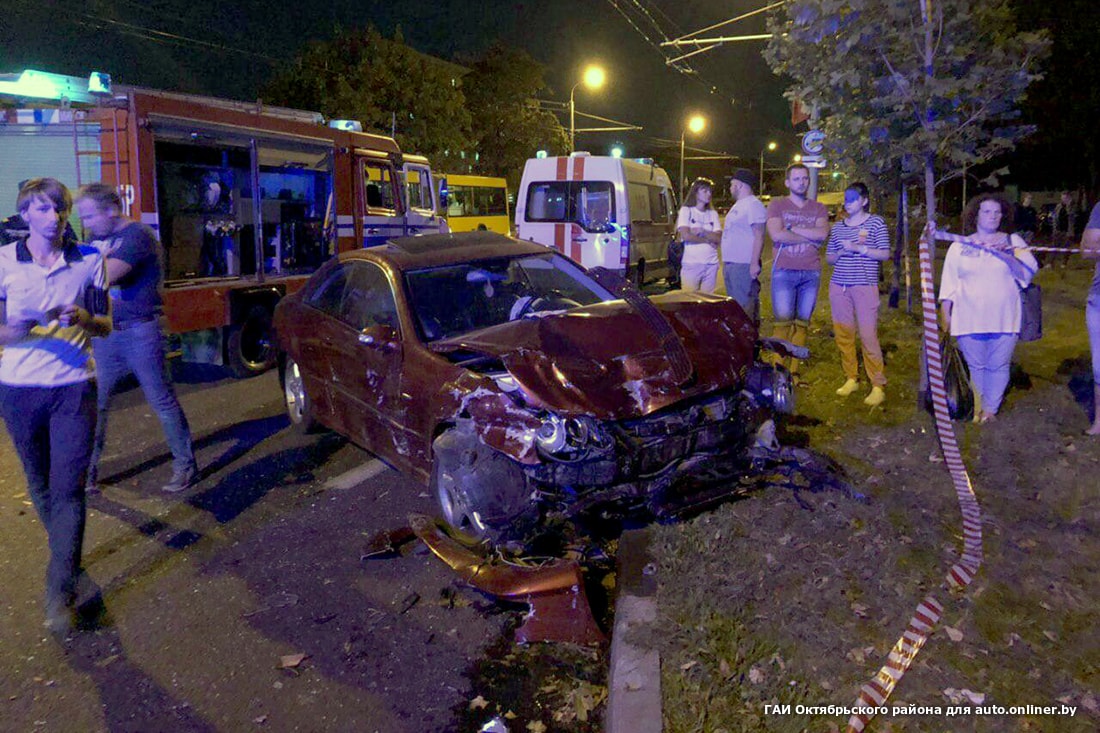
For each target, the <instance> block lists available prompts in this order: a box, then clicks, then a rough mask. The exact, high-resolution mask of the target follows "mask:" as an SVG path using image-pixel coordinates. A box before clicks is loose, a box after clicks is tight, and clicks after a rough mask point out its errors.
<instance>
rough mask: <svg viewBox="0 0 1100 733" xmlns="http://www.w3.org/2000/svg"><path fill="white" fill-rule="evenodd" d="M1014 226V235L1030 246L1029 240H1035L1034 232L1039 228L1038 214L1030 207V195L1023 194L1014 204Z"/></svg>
mask: <svg viewBox="0 0 1100 733" xmlns="http://www.w3.org/2000/svg"><path fill="white" fill-rule="evenodd" d="M1012 219H1013V221H1014V222H1015V224H1016V233H1017V234H1019V235H1020V237H1021V238H1022V239H1023V240H1024V241H1025V242H1027V243H1028V244H1031V240H1033V239H1034V238H1035V231H1036V229H1037V228H1038V226H1039V214H1038V212H1036V211H1035V207H1034V206H1032V205H1031V194H1030V193H1025V194H1024V195H1023V198H1021V199H1020V201H1019V203H1017V204H1016V212H1015V214H1014V215H1013V217H1012Z"/></svg>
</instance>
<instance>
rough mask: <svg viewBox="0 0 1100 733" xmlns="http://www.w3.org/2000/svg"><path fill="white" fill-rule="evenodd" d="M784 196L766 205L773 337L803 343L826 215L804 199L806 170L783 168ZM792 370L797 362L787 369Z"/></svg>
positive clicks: (807, 186)
mask: <svg viewBox="0 0 1100 733" xmlns="http://www.w3.org/2000/svg"><path fill="white" fill-rule="evenodd" d="M785 182H786V184H787V190H788V191H789V192H790V194H789V195H788V196H785V197H784V198H781V199H775V200H773V201H772V202H771V204H770V205H769V206H768V222H767V227H768V236H770V237H771V239H772V246H773V248H774V250H775V261H774V264H773V267H772V313H773V314H774V316H775V332H774V334H773V335H774V336H775V337H776V338H781V339H786V340H788V341H790V342H791V343H793V344H795V345H797V346H805V345H806V336H807V333H808V331H809V328H810V317H811V316H813V312H814V306H815V305H816V304H817V291H818V289H819V287H820V285H821V245H822V244H823V243H824V242H825V240H826V239H827V238H828V236H829V212H828V211H827V210H826V209H825V207H824V206H822V205H821V204H819V203H818V202H817V201H813V200H811V199H809V198H808V197H807V195H806V194H807V193H808V192H809V190H810V170H809V168H807V167H806V166H804V165H802V164H801V163H796V164H794V165H791V166H788V167H787V176H786V179H785ZM787 366H788V367H789V369H790V371H791V374H795V373H796V372H797V371H798V359H795V358H793V357H792V358H791V360H790V363H789V364H788V365H787Z"/></svg>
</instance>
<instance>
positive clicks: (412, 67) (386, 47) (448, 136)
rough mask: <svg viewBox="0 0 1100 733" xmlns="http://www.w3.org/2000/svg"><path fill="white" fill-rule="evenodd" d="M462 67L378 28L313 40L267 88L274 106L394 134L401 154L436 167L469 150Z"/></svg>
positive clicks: (468, 126) (385, 133) (343, 32)
mask: <svg viewBox="0 0 1100 733" xmlns="http://www.w3.org/2000/svg"><path fill="white" fill-rule="evenodd" d="M463 71H464V70H463V69H462V68H461V67H459V66H457V65H454V64H448V63H446V62H444V61H441V60H439V59H435V58H432V57H430V56H426V55H424V54H421V53H419V52H417V51H415V50H413V49H412V48H410V47H409V46H407V45H405V43H404V39H403V38H402V36H401V32H400V30H398V31H397V33H396V34H395V37H394V38H393V40H389V39H386V38H384V37H383V36H382V35H381V34H380V33H379V32H378V31H377V30H376V29H374V28H368V29H367V30H365V31H341V32H339V33H337V35H336V37H335V38H333V39H332V40H329V41H314V42H311V43H310V44H309V45H308V46H307V47H306V48H305V50H304V51H303V52H302V53H301V54H299V55H298V56H297V57H296V58H295V59H294V60H293V61H292V62H291V63H290V64H289V65H288V66H287V67H285V68H284V69H282V70H281V71H279V72H278V73H277V74H276V75H275V77H274V78H273V79H272V80H271V82H270V83H269V84H268V85H267V86H266V87H265V89H264V98H265V99H266V100H268V101H270V102H272V103H275V104H281V105H287V106H290V107H299V108H302V109H310V110H316V111H318V112H321V113H322V114H323V115H325V116H326V117H329V118H345V119H355V120H359V121H360V122H362V123H363V129H364V130H368V131H371V132H377V133H381V134H384V135H389V134H391V131H392V133H393V135H394V137H395V138H396V139H397V141H398V143H399V144H400V145H401V148H402V149H403V150H408V151H410V152H417V153H422V154H424V155H427V156H429V157H430V158H431V159H432V160H433V162H435V163H436V165H437V167H439V166H440V165H446V163H447V162H449V161H448V157H449V156H455V157H456V158H457V154H458V152H459V151H462V150H467V149H470V148H471V138H470V113H469V112H468V111H467V108H466V100H465V98H464V97H463V94H462V91H461V89H460V85H459V83H458V79H459V78H460V77H461V74H462V73H463Z"/></svg>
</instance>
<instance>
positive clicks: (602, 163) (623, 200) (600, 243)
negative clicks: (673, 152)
mask: <svg viewBox="0 0 1100 733" xmlns="http://www.w3.org/2000/svg"><path fill="white" fill-rule="evenodd" d="M675 233H676V208H675V203H674V201H673V198H672V183H671V181H670V180H669V177H668V174H667V173H665V171H664V170H663V169H662V168H660V167H658V166H656V165H654V163H653V161H650V160H629V159H624V158H612V157H608V156H602V155H590V154H588V153H583V152H576V153H573V154H572V155H570V156H569V157H556V158H534V159H531V160H528V161H527V165H526V166H524V169H523V179H522V181H521V182H520V186H519V191H518V192H517V194H516V237H517V238H519V239H526V240H529V241H531V242H537V243H538V244H544V245H546V246H547V247H553V248H554V249H556V250H557V251H559V252H561V253H562V254H564V255H566V256H567V257H570V258H571V259H573V260H575V261H577V262H579V263H580V264H582V265H584V266H585V267H606V268H608V269H610V270H617V271H619V272H620V273H621V274H623V275H624V276H626V277H628V278H630V279H631V280H633V281H634V282H635V283H638V284H641V283H643V282H644V281H645V280H646V279H647V278H648V279H652V278H654V277H660V276H663V275H665V274H667V264H668V243H669V241H671V239H672V238H673V236H674V235H675Z"/></svg>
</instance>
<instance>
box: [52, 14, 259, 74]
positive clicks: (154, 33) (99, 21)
mask: <svg viewBox="0 0 1100 733" xmlns="http://www.w3.org/2000/svg"><path fill="white" fill-rule="evenodd" d="M62 17H63V18H64V19H66V20H69V21H71V22H72V23H75V24H76V25H79V26H82V27H85V28H94V29H97V30H110V31H114V32H115V33H119V34H121V35H126V36H132V37H135V38H140V39H142V40H146V41H153V42H154V43H163V44H166V45H172V46H198V47H200V48H205V49H208V50H213V51H221V52H224V53H235V54H240V55H243V56H251V57H252V58H256V59H260V60H262V61H266V62H268V63H270V64H272V65H276V64H279V63H280V60H279V59H277V58H275V57H274V56H268V55H267V54H262V53H258V52H256V51H246V50H245V49H243V48H234V47H233V46H226V45H225V44H220V43H211V42H210V41H204V40H202V39H200V38H190V37H188V36H181V35H179V34H176V33H168V32H166V31H159V30H156V29H155V28H148V27H146V26H140V25H136V24H133V23H125V22H123V21H120V20H113V19H111V18H104V17H103V16H99V15H90V14H88V13H78V14H76V15H75V16H69V17H64V16H62Z"/></svg>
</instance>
